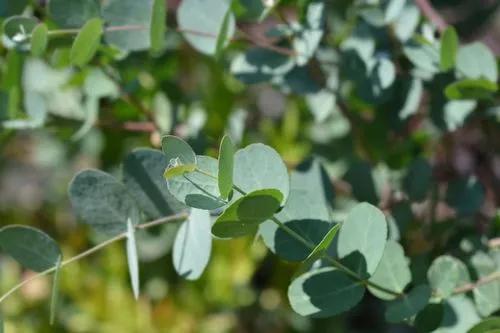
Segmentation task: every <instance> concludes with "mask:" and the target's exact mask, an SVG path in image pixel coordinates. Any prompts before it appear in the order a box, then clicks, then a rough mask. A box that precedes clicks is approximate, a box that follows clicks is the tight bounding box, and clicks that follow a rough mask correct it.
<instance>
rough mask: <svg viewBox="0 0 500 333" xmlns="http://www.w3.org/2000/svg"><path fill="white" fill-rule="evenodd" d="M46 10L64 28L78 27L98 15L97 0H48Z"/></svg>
mask: <svg viewBox="0 0 500 333" xmlns="http://www.w3.org/2000/svg"><path fill="white" fill-rule="evenodd" d="M48 10H49V15H50V17H51V18H52V19H53V20H54V21H55V22H56V23H57V24H58V25H59V26H61V27H64V28H79V27H81V26H83V25H84V24H85V22H87V21H88V20H90V19H92V18H96V17H99V15H100V14H99V12H100V8H99V1H97V0H50V1H49V3H48Z"/></svg>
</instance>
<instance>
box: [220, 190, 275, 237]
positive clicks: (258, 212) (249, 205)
mask: <svg viewBox="0 0 500 333" xmlns="http://www.w3.org/2000/svg"><path fill="white" fill-rule="evenodd" d="M282 198H283V194H281V192H280V191H278V190H276V189H264V190H257V191H253V192H250V193H248V194H246V195H244V196H242V197H240V198H239V199H238V200H236V201H234V202H233V203H232V204H231V205H229V206H228V207H227V208H226V210H225V211H224V212H223V213H222V214H221V215H220V216H219V217H218V218H217V220H215V224H214V225H213V227H212V234H213V235H214V236H216V237H219V238H233V237H240V236H245V235H248V234H252V233H255V232H256V231H257V229H258V227H259V224H260V223H262V222H264V221H266V220H267V219H269V218H271V217H272V216H273V215H274V213H276V211H277V210H278V209H279V207H280V203H281V200H282Z"/></svg>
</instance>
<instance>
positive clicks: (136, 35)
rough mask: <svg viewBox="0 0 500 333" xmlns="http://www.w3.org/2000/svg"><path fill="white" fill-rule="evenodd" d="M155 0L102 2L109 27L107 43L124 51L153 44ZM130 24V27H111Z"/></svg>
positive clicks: (142, 48)
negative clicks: (152, 29)
mask: <svg viewBox="0 0 500 333" xmlns="http://www.w3.org/2000/svg"><path fill="white" fill-rule="evenodd" d="M152 10H153V0H141V1H137V0H107V1H103V2H102V10H101V13H102V17H103V19H104V21H105V22H106V23H107V24H108V26H109V28H108V29H107V30H106V33H105V34H104V38H105V40H106V42H107V43H109V44H112V45H115V46H116V47H118V48H119V49H121V50H124V51H140V50H146V49H148V48H149V47H150V45H151V40H150V37H151V36H150V30H151V29H150V26H151V18H152V17H153V15H152ZM123 26H128V27H130V29H111V27H123Z"/></svg>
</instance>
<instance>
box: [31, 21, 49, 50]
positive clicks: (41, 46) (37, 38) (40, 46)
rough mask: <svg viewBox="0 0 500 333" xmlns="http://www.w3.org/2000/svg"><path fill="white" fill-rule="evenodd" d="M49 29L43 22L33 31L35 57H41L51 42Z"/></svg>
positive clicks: (32, 45)
mask: <svg viewBox="0 0 500 333" xmlns="http://www.w3.org/2000/svg"><path fill="white" fill-rule="evenodd" d="M48 33H49V30H48V29H47V26H46V25H45V24H43V23H41V24H39V25H37V26H36V27H35V29H33V32H32V33H31V54H32V55H33V56H35V57H41V56H42V55H43V54H44V53H45V50H46V49H47V44H48V42H49V36H48Z"/></svg>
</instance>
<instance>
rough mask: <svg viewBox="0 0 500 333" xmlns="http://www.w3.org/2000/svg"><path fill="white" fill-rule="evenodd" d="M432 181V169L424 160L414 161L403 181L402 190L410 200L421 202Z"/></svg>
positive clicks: (425, 196)
mask: <svg viewBox="0 0 500 333" xmlns="http://www.w3.org/2000/svg"><path fill="white" fill-rule="evenodd" d="M431 181H432V167H431V165H430V164H429V162H427V160H426V159H424V158H417V159H415V160H414V161H413V162H412V163H411V164H410V166H409V167H408V171H407V173H406V176H405V178H404V180H403V188H404V190H405V191H406V193H407V194H408V196H409V198H410V200H413V201H423V200H425V199H426V198H427V194H428V193H429V189H430V186H431Z"/></svg>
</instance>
